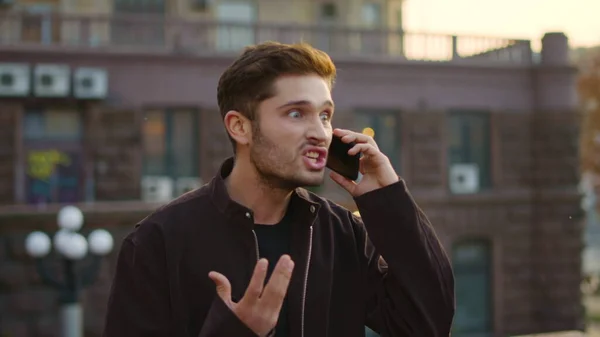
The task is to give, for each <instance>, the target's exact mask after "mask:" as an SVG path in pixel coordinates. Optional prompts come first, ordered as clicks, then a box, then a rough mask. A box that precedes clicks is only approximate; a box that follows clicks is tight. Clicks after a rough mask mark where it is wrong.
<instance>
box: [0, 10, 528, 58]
mask: <svg viewBox="0 0 600 337" xmlns="http://www.w3.org/2000/svg"><path fill="white" fill-rule="evenodd" d="M267 40H275V41H279V42H285V43H291V42H299V41H305V42H308V43H310V44H312V45H313V46H315V47H317V48H319V49H322V50H324V51H326V52H328V53H330V55H332V56H333V57H336V56H337V57H341V56H357V57H367V58H368V57H377V58H389V59H397V60H415V61H434V62H436V61H437V62H448V61H452V62H469V63H471V62H473V63H474V62H476V63H480V64H514V65H529V64H530V63H531V47H530V42H529V41H527V40H511V39H502V38H491V37H467V36H455V35H442V34H429V33H409V32H403V31H399V30H382V29H360V28H350V27H339V26H310V25H291V24H290V25H283V24H273V23H262V22H261V23H235V22H217V21H206V20H202V21H190V20H183V19H180V18H176V19H175V18H167V17H157V16H147V15H103V16H102V15H94V16H92V15H68V14H26V13H20V12H13V13H3V14H0V47H2V46H13V47H47V48H56V47H59V48H64V47H72V48H84V49H96V50H124V51H150V52H160V53H189V54H227V53H232V52H239V51H240V50H241V48H243V47H244V46H246V45H249V44H255V43H259V42H262V41H267Z"/></svg>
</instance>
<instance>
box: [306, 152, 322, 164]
mask: <svg viewBox="0 0 600 337" xmlns="http://www.w3.org/2000/svg"><path fill="white" fill-rule="evenodd" d="M305 156H306V157H307V158H308V159H309V160H310V161H312V162H314V163H316V162H318V161H319V158H320V157H321V154H320V153H319V152H317V151H309V152H307V153H306V154H305Z"/></svg>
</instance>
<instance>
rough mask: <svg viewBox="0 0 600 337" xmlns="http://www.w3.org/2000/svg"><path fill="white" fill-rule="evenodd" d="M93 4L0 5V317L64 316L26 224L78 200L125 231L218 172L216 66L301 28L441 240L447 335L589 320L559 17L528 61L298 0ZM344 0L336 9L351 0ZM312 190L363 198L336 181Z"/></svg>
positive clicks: (510, 48) (503, 46) (41, 331)
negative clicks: (448, 300) (452, 315)
mask: <svg viewBox="0 0 600 337" xmlns="http://www.w3.org/2000/svg"><path fill="white" fill-rule="evenodd" d="M262 1H263V0H261V1H258V2H257V4H258V5H257V6H259V7H258V10H257V11H255V10H254V11H253V12H255V13H256V12H258V13H259V15H258V18H259V19H261V18H263V15H266V14H261V13H264V12H263V7H261V4H262ZM103 3H104V2H99V1H93V2H92V1H89V2H88V1H81V2H79V4H81V6H83V5H84V4H87V5H90V6H92V7H94V6H96V7H94V8H91V9H89V10H88V9H85V10H84V9H78V12H77V14H69V15H67V14H62V15H56V14H53V13H41V14H39V13H36V12H33V13H31V12H30V13H22V12H12V11H6V12H3V13H2V14H1V16H0V22H3V23H4V24H0V90H4V91H2V92H3V93H2V95H3V97H2V98H0V203H1V206H0V261H1V262H0V335H3V334H4V335H6V336H47V335H54V334H52V333H51V334H48V331H56V326H57V324H58V318H57V317H56V313H55V310H56V296H55V295H54V293H53V292H52V291H51V290H48V289H46V288H44V287H43V286H42V285H41V284H40V281H39V278H38V277H37V276H36V274H35V270H34V268H33V266H32V265H33V264H32V261H31V260H30V259H28V258H27V257H26V256H25V254H24V248H23V239H24V237H25V235H26V234H27V233H28V232H29V231H31V230H33V229H44V230H47V231H54V230H55V227H56V225H55V216H56V211H57V210H58V208H59V207H60V205H63V204H66V203H69V204H76V205H78V206H79V207H81V209H82V210H83V211H84V213H85V215H86V225H85V228H86V230H90V229H92V228H95V227H99V226H102V227H105V228H107V229H109V230H110V231H111V232H112V233H113V234H114V235H115V236H116V237H117V242H119V241H118V240H120V238H122V236H123V235H124V234H125V233H127V232H128V231H130V230H131V229H132V226H133V224H134V223H135V222H136V221H138V220H140V219H141V218H142V217H143V216H144V215H145V214H147V213H148V212H149V211H150V210H152V209H153V208H155V207H156V206H157V205H159V204H160V203H161V202H164V201H166V200H168V199H170V198H172V197H174V196H176V195H178V194H180V193H182V192H183V191H185V190H186V189H189V188H194V187H195V186H197V185H198V184H201V183H202V181H207V180H208V179H210V177H211V176H212V175H213V174H214V173H215V171H216V169H217V167H218V166H219V164H220V163H221V161H222V160H223V159H224V158H225V157H227V156H229V155H231V149H230V143H229V142H228V140H227V137H226V135H225V132H224V130H223V127H222V124H221V120H220V115H219V113H218V111H217V108H216V83H217V80H218V77H219V76H220V73H221V71H222V70H223V69H224V68H225V67H226V66H227V65H228V64H229V63H230V62H231V61H232V55H233V54H234V53H235V50H237V49H238V48H239V47H240V46H242V45H245V44H248V43H254V42H256V41H262V40H266V39H275V40H279V41H282V42H293V41H298V40H299V39H300V38H302V39H304V40H305V41H308V42H310V43H313V44H314V45H316V46H318V47H320V48H322V49H324V50H326V51H328V52H329V53H330V54H331V55H332V57H333V58H334V60H335V61H336V64H337V65H338V67H339V79H338V82H337V85H336V88H335V90H334V99H335V101H336V120H335V124H337V125H336V126H340V127H349V128H353V129H357V130H364V129H365V128H370V130H368V131H369V132H373V133H374V134H375V138H376V140H377V141H378V143H379V145H380V147H381V149H382V150H383V151H384V152H385V153H386V154H388V155H389V157H390V158H391V159H392V161H393V163H394V165H395V166H396V168H397V170H398V172H399V173H400V174H401V175H402V176H403V177H404V178H405V179H406V180H407V182H408V185H409V187H410V188H411V191H412V193H413V194H414V196H415V198H416V199H417V201H418V202H419V203H420V204H421V205H422V207H423V208H424V209H425V211H426V213H427V214H428V216H429V217H430V219H431V221H432V223H433V224H434V226H435V227H436V229H437V231H438V233H439V236H440V239H441V240H442V242H443V244H444V245H445V247H446V249H447V251H448V253H449V254H450V255H451V257H452V260H453V264H454V266H455V272H456V284H457V302H458V303H457V314H456V319H455V331H456V332H455V333H454V334H453V335H455V336H507V335H514V334H524V333H532V332H542V331H556V330H569V329H576V328H582V313H583V312H582V307H581V304H580V293H579V284H580V252H581V249H582V243H581V221H580V217H581V216H580V211H579V196H578V194H577V190H576V185H577V180H578V177H577V149H576V144H577V125H578V113H577V112H576V109H577V102H576V97H575V93H574V90H575V88H574V81H575V70H574V68H572V67H571V66H570V65H569V64H568V62H567V53H568V43H567V39H566V37H565V36H564V35H562V34H559V33H552V34H547V35H546V36H545V37H544V39H543V41H542V44H543V50H542V55H541V62H540V63H534V62H533V61H532V58H531V48H530V44H529V41H521V40H508V39H506V40H505V39H494V38H470V37H466V38H463V37H457V36H443V35H427V34H409V33H404V34H403V33H402V32H401V31H398V30H394V29H393V28H394V27H393V25H392V27H390V28H387V29H385V30H384V29H380V28H378V27H375V28H373V27H360V28H356V27H352V28H346V26H339V25H338V26H328V25H321V26H313V25H310V24H309V22H310V21H311V20H309V19H310V18H313V19H314V14H315V12H314V11H309V10H306V11H305V12H302V11H301V10H300V9H299V12H302V13H304V14H306V18H308V19H306V20H305V21H304V22H294V23H293V24H292V23H290V22H287V21H285V20H280V21H276V20H271V21H272V22H271V23H239V22H238V23H236V24H234V23H223V21H222V20H221V19H223V18H220V17H217V19H219V20H221V21H212V19H214V18H211V17H205V16H207V14H206V15H204V14H198V13H196V12H197V10H196V12H193V13H192V14H187V15H188V17H187V19H188V20H187V21H182V20H179V19H171V18H168V19H167V18H165V16H164V15H162V14H164V12H165V8H167V7H168V8H176V9H177V8H179V10H181V8H182V7H181V6H183V5H182V4H183V3H184V1H180V3H181V4H180V5H181V6H179V5H177V4H179V2H172V3H169V4H168V6H167V4H165V6H166V7H164V8H163V7H161V8H158V9H157V8H154V7H149V9H148V12H153V11H157V12H159V14H160V15H156V13H155V14H154V15H150V14H148V15H146V16H141V17H140V16H130V15H127V14H119V15H112V14H110V13H112V12H111V11H117V9H118V8H120V9H119V11H121V12H127V11H128V10H129V11H131V8H129V7H127V6H126V5H125V4H126V3H125V2H123V4H122V6H121V5H120V4H119V1H115V2H114V8H99V7H100V6H103V5H101V4H103ZM153 3H162V2H160V1H156V2H153ZM185 3H188V2H185ZM191 3H193V4H197V5H198V6H199V8H200V9H202V8H204V7H202V6H203V5H202V4H203V2H202V1H191V2H189V4H191ZM292 3H293V4H294V6H300V5H299V4H300V3H301V2H300V1H298V2H296V1H292ZM351 3H352V4H353V5H352V6H349V7H348V8H347V9H344V11H346V10H348V11H350V9H352V11H355V12H357V11H358V12H360V11H361V7H360V4H361V2H360V1H358V0H356V1H352V2H351ZM384 3H385V4H393V3H394V1H391V0H389V1H387V2H382V4H384ZM57 6H58V5H57ZM119 6H121V7H119ZM159 7H160V6H159ZM264 7H265V8H266V9H264V10H265V11H271V10H272V11H275V12H277V13H279V14H281V13H288V12H285V11H283V10H284V9H285V10H288V8H287V7H286V8H279V9H277V10H276V9H273V8H268V6H264ZM284 7H285V6H284ZM314 7H316V5H315V6H313V7H311V8H312V9H314ZM328 7H330V8H328ZM58 8H60V7H58ZM294 8H295V7H294ZM319 8H321V9H322V11H323V12H327V13H330V14H331V12H333V13H337V11H338V10H337V7H336V6H335V5H331V4H329V5H327V4H325V5H323V6H322V7H319ZM332 8H333V9H332ZM340 8H341V7H340ZM65 9H68V10H72V11H73V8H72V7H68V8H65ZM363 9H364V8H363ZM364 11H366V12H369V10H364ZM82 12H83V13H84V14H80V13H82ZM92 12H93V13H94V14H93V15H92V14H89V13H92ZM98 12H100V13H104V14H102V15H97V13H98ZM232 12H235V13H238V14H239V15H242V14H240V13H243V12H244V10H242V9H238V10H229V11H228V13H232ZM350 12H351V11H350ZM350 12H348V13H345V12H344V13H345V14H343V15H341V14H340V15H341V17H347V16H348V15H350ZM382 12H383V11H382ZM390 12H391V11H389V10H388V13H390ZM86 13H87V14H86ZM175 13H177V12H175ZM181 13H183V11H182V12H181ZM194 13H196V14H194ZM317 13H318V12H317ZM192 15H197V16H198V17H197V18H190V17H189V16H192ZM373 15H374V14H373V13H371V14H368V15H365V17H367V18H372V17H373ZM281 16H283V14H281ZM281 16H280V17H279V18H280V19H281ZM300 17H302V16H300ZM230 19H235V18H230ZM223 20H225V19H223ZM261 20H262V19H261ZM283 21H285V22H283ZM300 21H301V20H300ZM314 21H318V20H317V19H315V20H314ZM219 22H220V23H219ZM241 22H244V20H241ZM342 23H347V22H344V21H342ZM104 89H106V90H104ZM319 193H321V194H322V195H325V196H327V197H330V198H332V199H334V200H336V201H338V202H340V203H342V204H345V205H347V206H348V207H350V208H352V207H354V206H353V205H352V203H351V200H350V199H349V198H348V197H347V196H346V195H345V193H343V192H342V191H341V190H340V189H339V188H338V187H336V186H334V184H333V183H331V182H327V183H326V184H325V185H324V186H323V187H322V188H320V189H319ZM115 257H116V252H115V253H114V254H112V256H111V257H110V258H109V261H108V262H107V263H105V264H104V265H103V270H102V272H101V275H100V279H99V280H98V282H97V283H96V284H95V285H94V286H93V287H92V288H90V289H88V290H87V291H86V292H85V294H84V301H85V308H86V331H87V335H89V336H96V335H98V334H99V331H100V329H101V325H102V321H103V315H104V308H105V302H106V299H107V293H108V288H109V284H110V277H111V271H112V270H113V268H114V262H115V261H114V260H115Z"/></svg>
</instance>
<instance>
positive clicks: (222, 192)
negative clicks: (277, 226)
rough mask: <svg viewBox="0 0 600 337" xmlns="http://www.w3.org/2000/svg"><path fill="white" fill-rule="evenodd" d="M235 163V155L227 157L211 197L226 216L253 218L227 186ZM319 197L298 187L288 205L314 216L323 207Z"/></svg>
mask: <svg viewBox="0 0 600 337" xmlns="http://www.w3.org/2000/svg"><path fill="white" fill-rule="evenodd" d="M233 164H234V158H233V157H230V158H227V159H226V160H225V161H224V162H223V163H222V164H221V168H220V169H219V172H218V173H217V175H216V176H215V177H214V178H213V180H212V181H211V183H210V184H211V185H212V186H211V187H210V193H211V199H212V201H213V203H214V204H215V205H216V207H217V209H218V210H219V211H220V212H221V213H223V214H225V215H226V216H233V217H239V216H241V217H246V218H250V217H252V218H253V214H252V213H253V212H252V210H251V209H249V208H247V207H245V206H243V205H241V204H239V203H237V202H235V201H233V200H232V199H231V198H230V196H229V192H228V191H227V187H226V186H225V179H226V178H227V177H228V176H229V174H231V171H232V170H233ZM318 199H319V198H318V197H316V196H314V195H312V194H311V193H309V192H308V191H307V190H305V189H304V188H296V189H295V190H294V193H293V194H292V198H291V200H290V205H289V206H288V207H293V209H294V210H300V212H301V213H305V212H306V213H305V214H306V215H307V216H311V215H312V216H313V217H314V216H316V215H317V214H318V211H319V209H320V207H321V205H320V203H319V202H318V201H317V200H318Z"/></svg>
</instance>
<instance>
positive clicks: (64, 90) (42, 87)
mask: <svg viewBox="0 0 600 337" xmlns="http://www.w3.org/2000/svg"><path fill="white" fill-rule="evenodd" d="M69 75H70V69H69V66H67V65H56V64H38V65H36V66H35V68H34V73H33V90H34V93H35V96H38V97H67V96H68V95H69V91H70V87H71V85H70V84H71V81H70V76H69Z"/></svg>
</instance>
